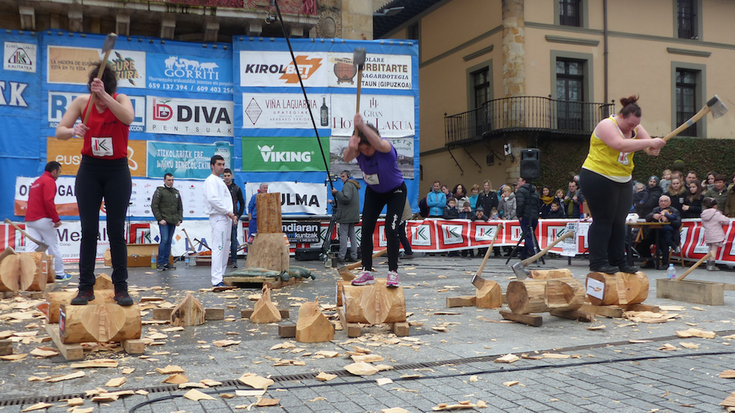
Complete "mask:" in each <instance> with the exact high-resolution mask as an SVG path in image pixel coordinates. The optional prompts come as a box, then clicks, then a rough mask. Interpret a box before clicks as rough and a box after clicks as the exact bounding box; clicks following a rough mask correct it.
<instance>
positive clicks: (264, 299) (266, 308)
mask: <svg viewBox="0 0 735 413" xmlns="http://www.w3.org/2000/svg"><path fill="white" fill-rule="evenodd" d="M250 321H252V322H253V323H257V324H267V323H276V322H278V321H281V312H280V311H278V308H277V307H276V305H275V304H273V302H272V301H271V290H270V288H268V286H267V285H264V286H263V294H262V295H261V296H260V299H259V300H258V301H257V302H256V303H255V305H254V306H253V314H251V315H250Z"/></svg>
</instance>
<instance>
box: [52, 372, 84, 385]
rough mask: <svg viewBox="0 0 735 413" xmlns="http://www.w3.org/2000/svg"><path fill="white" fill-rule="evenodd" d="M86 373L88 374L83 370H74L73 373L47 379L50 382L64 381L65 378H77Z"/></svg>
mask: <svg viewBox="0 0 735 413" xmlns="http://www.w3.org/2000/svg"><path fill="white" fill-rule="evenodd" d="M85 375H86V374H85V373H84V372H83V371H77V372H74V373H71V374H66V375H63V376H59V377H54V378H51V379H48V380H47V381H48V382H49V383H56V382H60V381H64V380H71V379H77V378H79V377H84V376H85Z"/></svg>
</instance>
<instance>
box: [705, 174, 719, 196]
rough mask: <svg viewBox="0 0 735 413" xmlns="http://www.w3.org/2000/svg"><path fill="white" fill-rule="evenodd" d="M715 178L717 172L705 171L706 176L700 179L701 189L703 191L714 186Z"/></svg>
mask: <svg viewBox="0 0 735 413" xmlns="http://www.w3.org/2000/svg"><path fill="white" fill-rule="evenodd" d="M715 178H717V172H715V171H712V172H707V178H706V179H705V180H704V181H702V189H703V190H704V191H705V192H707V191H708V190H710V189H712V188H714V187H715Z"/></svg>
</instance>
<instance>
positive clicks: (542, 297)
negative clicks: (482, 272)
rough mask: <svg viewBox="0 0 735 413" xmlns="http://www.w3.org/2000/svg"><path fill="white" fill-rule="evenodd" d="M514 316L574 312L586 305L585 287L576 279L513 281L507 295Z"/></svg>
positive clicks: (509, 285) (509, 284)
mask: <svg viewBox="0 0 735 413" xmlns="http://www.w3.org/2000/svg"><path fill="white" fill-rule="evenodd" d="M505 296H506V299H507V301H508V307H509V308H510V310H511V311H512V312H513V313H514V314H530V313H545V312H549V311H551V310H558V311H572V310H577V309H578V308H580V307H581V306H582V304H584V286H583V285H582V282H581V281H579V280H577V279H574V278H567V279H551V280H533V279H526V280H523V281H511V282H510V283H508V289H507V290H506V293H505Z"/></svg>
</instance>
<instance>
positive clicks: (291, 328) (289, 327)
mask: <svg viewBox="0 0 735 413" xmlns="http://www.w3.org/2000/svg"><path fill="white" fill-rule="evenodd" d="M278 337H282V338H293V337H296V324H280V325H279V326H278Z"/></svg>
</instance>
